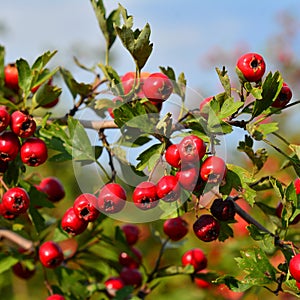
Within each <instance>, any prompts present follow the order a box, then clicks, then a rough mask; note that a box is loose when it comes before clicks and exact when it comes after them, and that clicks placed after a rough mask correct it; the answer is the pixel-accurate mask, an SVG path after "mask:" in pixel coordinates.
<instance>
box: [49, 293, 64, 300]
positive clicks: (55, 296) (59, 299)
mask: <svg viewBox="0 0 300 300" xmlns="http://www.w3.org/2000/svg"><path fill="white" fill-rule="evenodd" d="M65 299H66V298H65V297H64V296H62V295H59V294H53V295H51V296H48V297H47V299H46V300H65Z"/></svg>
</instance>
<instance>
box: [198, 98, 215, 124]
mask: <svg viewBox="0 0 300 300" xmlns="http://www.w3.org/2000/svg"><path fill="white" fill-rule="evenodd" d="M212 99H213V97H212V96H211V97H207V98H205V99H203V100H202V101H201V102H200V106H199V109H200V115H201V116H202V117H203V118H204V119H207V118H208V113H207V111H206V107H207V106H208V105H207V104H208V103H209V102H210V101H211V100H212ZM204 107H205V108H204Z"/></svg>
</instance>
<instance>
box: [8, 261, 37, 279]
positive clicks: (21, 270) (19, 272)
mask: <svg viewBox="0 0 300 300" xmlns="http://www.w3.org/2000/svg"><path fill="white" fill-rule="evenodd" d="M12 271H13V273H14V274H15V275H16V276H18V277H19V278H22V279H29V278H31V277H32V276H33V275H34V274H35V271H36V270H35V268H34V269H29V268H28V267H27V266H26V265H24V264H23V263H22V262H18V263H16V264H15V265H13V267H12Z"/></svg>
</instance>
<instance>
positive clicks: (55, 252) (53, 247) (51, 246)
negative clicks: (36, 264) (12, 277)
mask: <svg viewBox="0 0 300 300" xmlns="http://www.w3.org/2000/svg"><path fill="white" fill-rule="evenodd" d="M39 259H40V262H41V264H42V265H43V266H44V267H46V268H50V269H54V268H56V267H58V266H59V265H61V263H62V262H63V260H64V254H63V252H62V249H61V247H60V246H59V245H58V244H57V243H55V242H53V241H47V242H44V243H43V244H42V245H41V246H40V248H39Z"/></svg>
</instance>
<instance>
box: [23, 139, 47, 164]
mask: <svg viewBox="0 0 300 300" xmlns="http://www.w3.org/2000/svg"><path fill="white" fill-rule="evenodd" d="M20 154H21V160H22V162H23V163H24V164H26V165H28V166H31V167H37V166H39V165H41V164H43V163H44V162H45V161H46V160H47V158H48V150H47V146H46V144H45V142H44V141H43V140H41V139H39V138H36V137H30V138H28V139H27V140H26V141H25V142H24V143H23V145H22V146H21V150H20Z"/></svg>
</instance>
